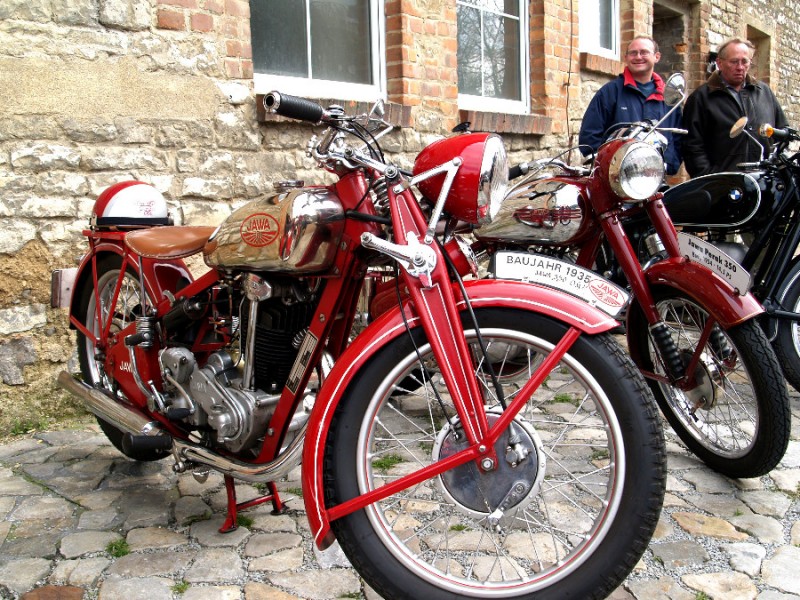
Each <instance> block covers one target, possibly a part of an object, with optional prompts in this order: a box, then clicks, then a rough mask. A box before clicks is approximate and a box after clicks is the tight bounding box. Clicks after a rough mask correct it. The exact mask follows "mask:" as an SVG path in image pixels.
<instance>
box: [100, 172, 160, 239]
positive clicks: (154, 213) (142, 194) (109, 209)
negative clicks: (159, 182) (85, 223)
mask: <svg viewBox="0 0 800 600" xmlns="http://www.w3.org/2000/svg"><path fill="white" fill-rule="evenodd" d="M90 224H91V226H92V228H101V229H104V228H123V229H127V228H129V227H149V226H152V225H171V224H172V219H171V218H170V216H169V213H168V212H167V201H166V200H165V199H164V196H163V195H162V194H161V192H159V191H158V190H157V189H156V188H154V187H153V186H152V185H150V184H148V183H144V182H142V181H121V182H119V183H115V184H114V185H112V186H110V187H108V188H106V189H105V190H103V192H102V193H101V194H100V196H98V198H97V201H96V202H95V203H94V209H93V210H92V217H91V221H90Z"/></svg>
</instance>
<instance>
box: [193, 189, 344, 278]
mask: <svg viewBox="0 0 800 600" xmlns="http://www.w3.org/2000/svg"><path fill="white" fill-rule="evenodd" d="M343 229H344V209H343V208H342V204H341V202H340V201H339V198H338V196H337V195H336V194H335V193H334V192H333V191H332V190H331V189H330V188H327V187H304V188H296V189H292V190H290V191H288V192H277V193H273V194H270V195H268V196H266V197H264V198H260V199H258V200H254V201H253V202H250V203H248V204H246V205H244V206H243V207H241V208H239V209H238V210H236V211H235V212H234V213H233V214H232V215H231V216H230V217H228V218H227V219H226V220H225V222H223V223H222V224H221V225H220V226H219V227H218V228H217V230H216V231H215V232H214V234H213V235H212V236H211V237H210V238H209V240H208V243H207V244H206V247H205V248H204V249H203V255H204V258H205V261H206V264H207V265H209V266H211V267H215V268H223V269H243V270H249V271H272V272H278V273H320V272H322V271H325V269H327V268H328V267H330V265H331V264H332V262H333V258H334V256H335V255H336V248H337V246H338V244H339V240H340V238H341V236H342V231H343Z"/></svg>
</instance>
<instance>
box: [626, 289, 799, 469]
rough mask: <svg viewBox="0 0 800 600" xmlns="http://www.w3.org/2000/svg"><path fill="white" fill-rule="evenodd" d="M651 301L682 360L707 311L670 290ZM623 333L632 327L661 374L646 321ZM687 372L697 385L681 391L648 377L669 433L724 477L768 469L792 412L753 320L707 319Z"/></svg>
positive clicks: (780, 450) (785, 438) (783, 443)
mask: <svg viewBox="0 0 800 600" xmlns="http://www.w3.org/2000/svg"><path fill="white" fill-rule="evenodd" d="M656 306H657V307H658V311H659V314H660V315H661V317H662V318H663V320H664V322H665V323H666V325H667V327H668V328H669V331H670V333H671V334H672V339H673V340H674V341H675V343H676V344H677V346H678V352H679V354H680V357H681V360H682V361H683V363H684V365H687V366H688V364H689V361H690V360H691V358H692V356H693V355H694V353H695V351H696V349H697V344H698V342H699V340H700V336H701V333H702V331H703V327H704V326H705V324H706V322H707V320H708V318H709V315H708V312H707V311H706V310H704V309H703V308H702V307H701V306H700V305H699V304H698V303H697V302H695V301H694V300H692V299H690V298H688V297H686V296H683V295H681V294H679V293H678V292H674V291H672V290H664V291H663V292H660V293H659V294H658V295H656ZM642 318H643V317H642ZM629 335H638V336H639V338H640V339H639V341H638V342H637V343H638V345H639V347H640V348H648V350H649V353H648V356H646V357H645V360H646V361H647V362H648V364H645V365H644V368H645V369H648V370H652V371H654V372H655V373H658V374H665V373H666V371H665V369H664V363H663V362H662V360H661V357H660V356H659V355H658V354H657V353H656V352H655V349H654V348H655V347H654V344H653V341H652V338H651V337H650V336H649V333H648V328H647V326H646V324H639V325H637V326H634V327H630V326H629ZM644 338H646V339H644ZM694 377H695V383H696V386H695V387H694V388H693V389H690V390H687V391H685V392H684V391H681V390H679V389H678V388H677V387H673V386H671V385H668V384H665V383H661V382H657V381H650V385H651V387H652V389H653V392H654V394H655V397H656V401H657V402H658V403H659V405H660V406H661V410H662V411H663V413H664V416H665V417H666V418H667V421H669V423H670V425H672V428H673V429H674V430H675V433H677V434H678V436H679V437H680V438H681V440H683V442H684V443H685V444H686V446H687V447H688V448H689V449H690V450H691V451H692V452H694V453H695V454H696V455H697V456H698V458H700V459H701V460H702V461H703V462H705V463H706V464H708V465H709V466H710V467H711V468H712V469H714V470H716V471H719V472H720V473H722V474H724V475H728V476H729V477H757V476H759V475H763V474H765V473H768V472H769V471H771V470H772V469H773V467H775V465H777V464H778V462H780V460H781V458H782V457H783V454H784V452H785V451H786V447H787V444H788V443H789V434H790V426H791V422H790V419H791V416H790V412H789V396H788V394H787V391H786V385H785V383H784V379H783V374H782V372H781V369H780V366H779V364H778V362H777V359H776V358H775V355H774V353H773V351H772V349H771V348H770V346H769V342H768V341H767V339H766V337H765V335H764V333H763V331H762V330H761V328H760V327H759V326H758V324H757V323H756V322H755V321H752V320H751V321H747V322H745V323H742V324H740V325H737V326H736V327H733V328H731V329H728V330H723V329H721V328H720V327H719V326H714V329H713V331H712V333H711V335H710V337H709V340H708V343H707V344H706V347H705V348H703V349H702V351H701V355H700V360H699V364H698V367H697V371H696V373H695V376H694Z"/></svg>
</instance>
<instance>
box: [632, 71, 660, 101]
mask: <svg viewBox="0 0 800 600" xmlns="http://www.w3.org/2000/svg"><path fill="white" fill-rule="evenodd" d="M653 82H654V83H655V84H656V91H655V92H653V93H652V94H650V95H649V96H648V97H647V98H645V100H658V101H661V100H663V99H664V80H663V79H661V76H660V75H659V74H658V73H656V72H655V71H653ZM622 84H623V85H624V86H630V87H633V88H634V89H637V90H638V89H639V88H638V87H636V80H635V79H634V78H633V75H631V72H630V71H629V70H628V67H625V70H624V71H622Z"/></svg>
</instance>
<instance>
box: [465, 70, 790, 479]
mask: <svg viewBox="0 0 800 600" xmlns="http://www.w3.org/2000/svg"><path fill="white" fill-rule="evenodd" d="M683 87H684V84H683V78H682V76H679V75H678V76H673V77H672V78H670V81H669V82H668V84H667V89H668V91H670V92H671V99H670V101H671V102H672V103H673V104H676V105H677V103H679V102H680V101H681V100H682V99H683V98H684V97H685V95H684V93H683ZM665 118H666V117H665ZM658 125H659V124H658V123H650V122H646V123H628V124H625V125H624V126H623V127H622V129H620V131H618V132H617V133H616V134H615V135H613V136H612V139H610V140H609V141H608V142H606V143H605V144H604V145H603V146H601V147H600V149H599V150H598V152H597V156H596V157H595V159H594V161H593V164H592V165H591V167H589V168H584V167H582V166H578V167H575V166H570V165H567V164H565V163H564V162H562V161H560V160H542V161H537V162H535V163H531V164H528V163H523V165H521V166H518V167H515V168H514V169H512V176H513V174H522V172H523V171H527V175H526V177H525V178H524V179H522V180H521V181H520V183H518V184H516V185H515V186H514V188H513V189H512V190H511V191H510V193H509V195H508V197H507V199H506V201H505V202H504V204H503V206H502V208H501V210H500V214H499V215H498V217H497V218H496V219H495V220H494V221H493V222H492V223H491V224H488V225H486V226H485V227H482V228H480V229H478V230H476V231H475V236H476V237H477V238H478V239H479V240H480V242H481V245H482V246H483V247H484V248H486V249H488V250H489V251H490V252H491V253H492V254H493V259H494V263H493V272H494V274H495V276H496V277H498V278H504V279H520V280H525V281H539V282H542V283H545V284H546V283H547V282H548V281H550V280H553V279H557V278H559V277H561V276H562V275H563V273H565V272H567V271H568V270H570V269H574V270H575V272H581V273H583V277H584V278H586V280H585V281H586V284H585V285H583V286H580V287H581V288H582V289H583V290H584V293H588V294H589V296H590V297H591V296H592V295H593V296H595V297H597V298H600V297H605V298H611V299H612V300H613V299H614V298H615V297H616V295H618V294H619V292H618V291H615V288H613V287H611V288H609V289H603V287H602V286H599V285H598V284H596V283H595V284H593V285H594V289H592V287H591V286H590V280H589V279H588V277H589V275H587V273H590V271H584V270H583V269H581V270H578V267H583V268H585V269H594V270H597V271H599V272H601V273H603V274H604V275H606V276H607V277H609V278H611V279H612V280H615V281H617V282H619V283H621V284H623V285H626V286H629V288H630V290H631V293H632V296H633V302H632V303H631V305H630V307H628V309H627V314H626V333H627V341H628V348H629V351H630V353H631V356H632V357H633V360H634V362H635V363H636V364H637V365H638V366H639V368H640V369H641V370H642V372H643V373H644V375H645V377H646V378H647V380H648V383H649V384H650V387H651V388H652V390H653V392H654V394H655V397H656V400H657V401H658V403H659V405H660V407H661V409H662V411H663V413H664V415H665V417H666V418H667V420H668V421H669V423H670V425H671V426H672V427H673V429H674V430H675V432H676V433H677V434H678V435H679V436H680V437H681V439H682V440H683V441H684V443H685V444H686V445H687V446H688V447H689V449H690V450H692V451H693V452H694V453H695V454H696V455H697V456H698V457H699V458H701V459H702V460H703V461H704V462H705V463H707V464H708V465H709V466H710V467H712V468H713V469H716V470H717V471H719V472H721V473H723V474H725V475H728V476H730V477H756V476H759V475H763V474H765V473H767V472H769V471H770V470H772V468H773V467H775V465H777V464H778V462H779V461H780V460H781V458H782V457H783V454H784V453H785V451H786V448H787V445H788V442H789V434H790V423H791V421H790V412H789V396H788V392H787V389H786V384H785V381H784V378H783V374H782V372H781V368H780V365H779V363H778V362H777V359H776V358H775V354H774V352H773V350H772V349H771V347H770V345H769V342H768V341H767V339H766V337H765V336H764V333H763V331H762V330H761V328H760V327H759V324H758V319H757V317H759V315H762V313H763V312H764V310H763V308H762V307H761V305H760V304H759V303H758V301H757V300H756V299H755V297H754V296H753V295H752V294H751V293H749V292H748V289H749V276H748V274H747V271H745V269H744V268H742V267H741V265H738V264H737V263H736V261H734V260H733V259H732V258H731V257H729V256H727V255H726V254H724V253H723V252H721V251H720V250H719V248H717V247H715V246H713V245H711V244H710V243H707V242H706V241H704V240H701V239H699V238H697V237H695V236H691V235H688V234H686V233H683V232H681V233H679V232H678V231H676V229H675V227H674V225H673V223H672V221H671V220H670V216H669V214H668V213H667V210H666V208H665V206H664V202H663V200H662V198H663V194H662V193H660V192H659V189H660V186H661V184H662V180H663V176H664V162H663V159H662V156H661V152H660V150H659V148H660V147H663V144H664V143H666V141H665V139H664V137H663V136H661V135H660V134H659V132H658ZM644 221H646V222H647V227H646V228H645V230H646V231H647V234H648V235H647V237H644V236H642V237H638V236H637V234H636V232H639V231H642V227H641V225H640V224H641V223H642V222H644ZM634 224H636V225H635V226H634ZM631 236H634V237H631ZM640 244H641V245H644V244H647V249H648V252H644V249H643V248H639V245H640ZM634 245H635V246H636V247H634ZM521 248H522V251H520V249H521ZM541 255H544V256H543V257H542V256H541ZM537 256H539V258H538V259H537V258H536V257H537ZM640 256H647V257H648V258H649V257H655V258H653V259H652V260H650V262H647V263H645V264H644V265H642V264H641V263H640V261H639V257H640ZM555 258H559V259H567V260H568V261H569V262H567V263H562V262H560V261H557V260H554V259H555ZM609 286H610V284H609Z"/></svg>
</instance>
